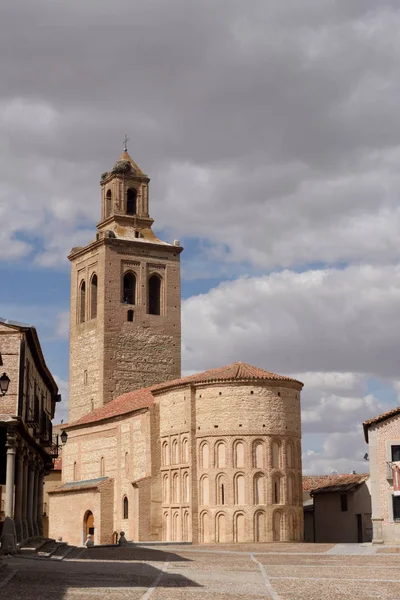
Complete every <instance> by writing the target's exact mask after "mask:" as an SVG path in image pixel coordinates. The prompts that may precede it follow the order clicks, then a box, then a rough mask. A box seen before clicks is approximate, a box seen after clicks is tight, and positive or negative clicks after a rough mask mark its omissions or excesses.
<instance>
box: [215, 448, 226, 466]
mask: <svg viewBox="0 0 400 600" xmlns="http://www.w3.org/2000/svg"><path fill="white" fill-rule="evenodd" d="M215 465H216V466H217V467H219V468H223V467H226V446H225V444H224V442H217V444H216V446H215Z"/></svg>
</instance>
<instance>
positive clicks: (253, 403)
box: [157, 382, 303, 542]
mask: <svg viewBox="0 0 400 600" xmlns="http://www.w3.org/2000/svg"><path fill="white" fill-rule="evenodd" d="M191 394H192V392H191V389H190V388H189V386H188V387H187V388H184V389H183V388H180V389H177V390H171V391H167V392H164V393H161V394H159V395H158V396H157V401H158V402H159V404H160V438H161V439H160V444H161V457H162V465H161V477H162V489H163V504H162V518H163V539H165V540H174V541H180V540H190V539H193V540H194V541H197V539H198V540H199V541H202V542H214V541H216V542H237V541H243V542H250V541H278V540H280V541H288V540H300V539H302V531H303V514H302V494H301V424H300V387H299V386H298V385H297V384H290V383H282V384H281V385H277V384H273V383H272V384H266V383H264V382H257V383H255V384H252V385H249V384H240V383H238V384H229V385H224V384H213V385H211V384H209V385H204V386H198V387H197V388H196V392H195V403H196V404H195V415H193V409H192V401H191ZM193 436H195V439H196V443H195V445H193V443H192V438H193ZM196 471H197V474H196V475H195V476H196V481H195V482H192V477H193V476H194V474H195V473H196ZM195 495H196V496H197V497H194V496H195ZM193 500H194V503H193ZM197 505H198V508H197ZM193 532H195V535H194V536H193ZM197 532H198V533H197Z"/></svg>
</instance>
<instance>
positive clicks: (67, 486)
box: [48, 477, 110, 494]
mask: <svg viewBox="0 0 400 600" xmlns="http://www.w3.org/2000/svg"><path fill="white" fill-rule="evenodd" d="M106 481H110V477H97V478H96V479H85V480H83V481H70V482H68V483H63V484H62V485H59V486H58V487H56V488H54V490H50V491H49V492H48V493H49V494H65V493H66V492H78V491H81V490H83V491H84V490H96V489H98V488H99V487H100V486H101V485H102V484H103V483H105V482H106Z"/></svg>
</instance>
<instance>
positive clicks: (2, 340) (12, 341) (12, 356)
mask: <svg viewBox="0 0 400 600" xmlns="http://www.w3.org/2000/svg"><path fill="white" fill-rule="evenodd" d="M21 337H22V334H21V333H20V332H19V331H16V330H15V329H12V328H11V327H7V326H5V325H1V324H0V353H1V357H2V360H3V366H2V367H0V375H2V374H3V372H5V373H7V375H8V377H9V378H10V385H9V387H8V392H7V394H6V395H5V396H1V395H0V414H2V415H16V414H17V412H18V390H19V356H20V345H21Z"/></svg>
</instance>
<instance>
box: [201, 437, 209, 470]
mask: <svg viewBox="0 0 400 600" xmlns="http://www.w3.org/2000/svg"><path fill="white" fill-rule="evenodd" d="M209 458H210V450H209V447H208V443H207V442H203V443H202V445H201V446H200V468H201V469H208V467H209Z"/></svg>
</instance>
